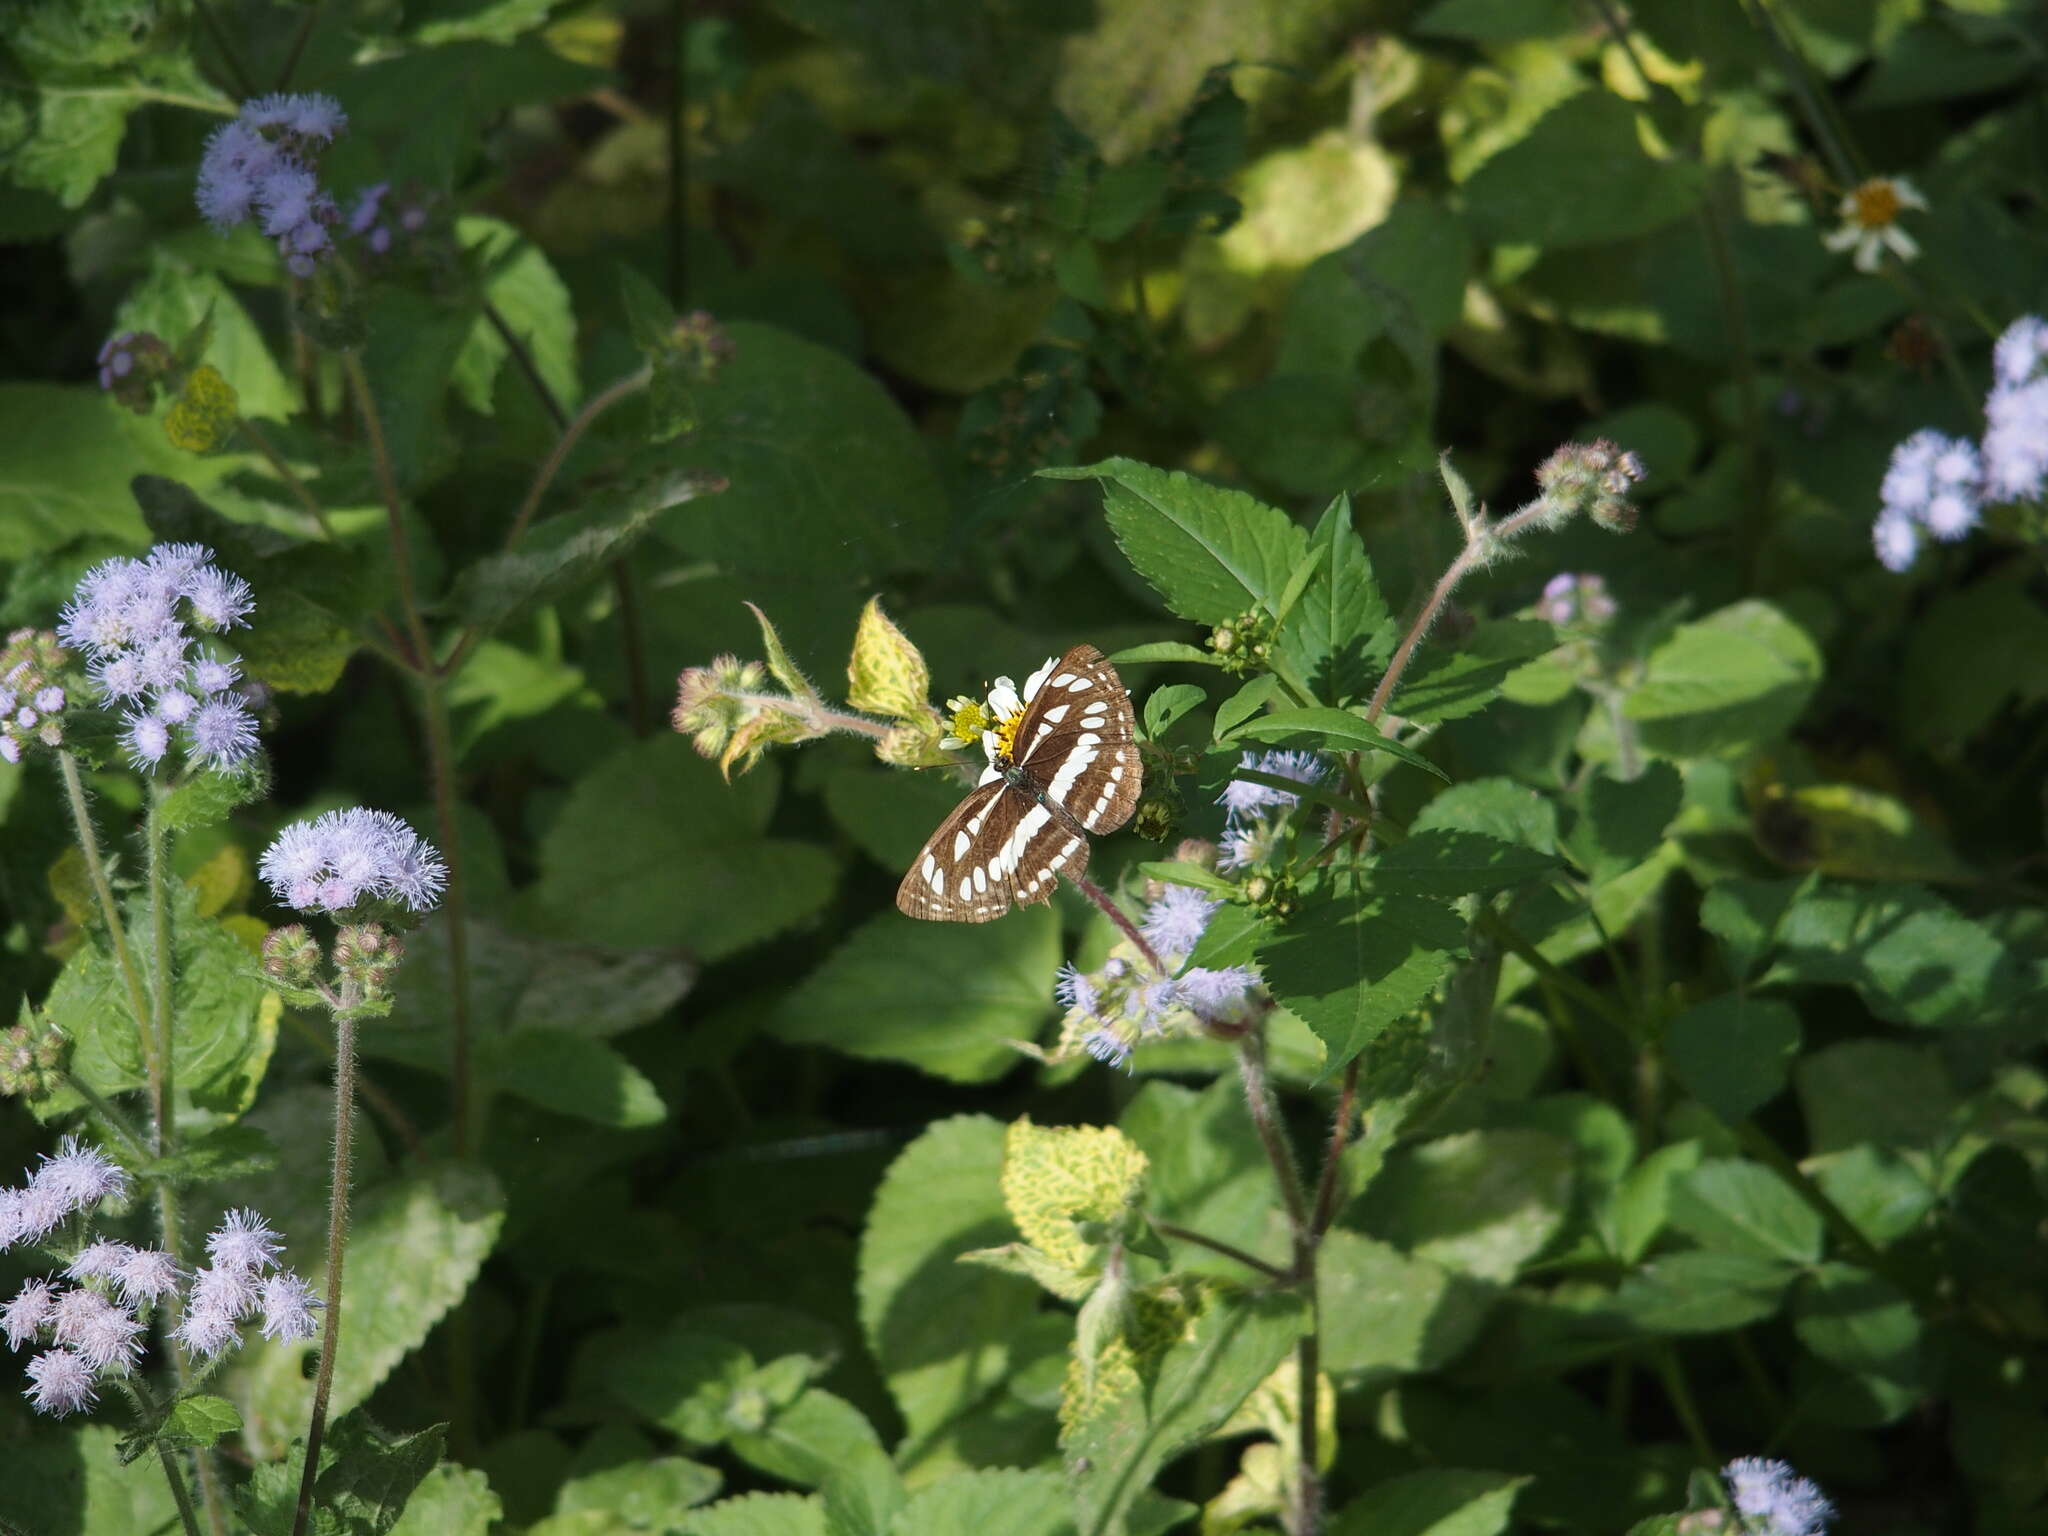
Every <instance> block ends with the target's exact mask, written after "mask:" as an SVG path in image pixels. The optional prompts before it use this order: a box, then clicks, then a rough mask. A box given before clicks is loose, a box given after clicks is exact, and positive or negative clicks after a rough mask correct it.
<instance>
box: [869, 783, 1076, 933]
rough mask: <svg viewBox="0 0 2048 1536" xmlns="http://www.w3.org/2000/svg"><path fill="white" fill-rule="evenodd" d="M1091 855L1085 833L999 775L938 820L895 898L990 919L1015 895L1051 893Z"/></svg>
mask: <svg viewBox="0 0 2048 1536" xmlns="http://www.w3.org/2000/svg"><path fill="white" fill-rule="evenodd" d="M1087 863H1088V840H1087V839H1086V838H1084V837H1079V836H1077V835H1075V833H1074V832H1073V831H1072V830H1071V829H1070V828H1067V827H1065V826H1063V825H1061V824H1060V823H1059V822H1058V821H1056V820H1055V819H1054V818H1053V816H1052V815H1051V813H1050V812H1048V811H1047V810H1046V809H1045V807H1044V806H1042V805H1039V804H1037V803H1036V802H1034V801H1032V800H1029V799H1027V798H1025V796H1024V795H1023V794H1021V793H1019V792H1018V791H1017V790H1015V789H1012V788H1011V787H1010V785H1009V784H1008V782H1006V781H1005V780H1003V779H995V780H992V781H991V782H989V783H987V784H982V785H979V786H977V787H976V788H975V789H974V790H972V791H971V792H970V793H969V794H968V796H967V798H966V799H965V800H962V801H961V802H960V803H959V805H957V806H955V807H954V808H953V812H952V814H951V815H949V816H948V817H947V818H946V819H945V820H944V821H942V822H940V823H939V830H938V831H936V832H934V833H933V834H932V835H931V837H930V838H929V839H928V840H927V841H926V843H925V845H924V847H923V849H922V850H920V851H919V853H918V855H917V857H916V859H914V860H913V861H912V862H911V865H910V872H909V873H908V874H906V875H905V876H904V877H903V881H902V883H901V884H900V885H898V886H897V887H896V905H897V907H898V908H899V909H900V910H901V911H903V912H905V913H908V914H909V915H910V916H911V917H920V918H925V919H928V920H932V921H937V922H951V923H986V922H991V921H993V920H994V919H996V918H998V917H1001V916H1002V915H1003V914H1004V913H1005V912H1007V911H1009V910H1010V908H1011V906H1012V905H1014V904H1016V903H1019V902H1035V901H1049V900H1051V899H1052V888H1053V886H1054V884H1055V883H1056V877H1057V876H1058V875H1060V874H1061V873H1066V874H1069V875H1078V874H1079V873H1080V872H1081V871H1082V870H1083V869H1084V868H1086V867H1087Z"/></svg>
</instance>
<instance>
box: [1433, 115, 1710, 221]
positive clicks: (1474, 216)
mask: <svg viewBox="0 0 2048 1536" xmlns="http://www.w3.org/2000/svg"><path fill="white" fill-rule="evenodd" d="M1637 115H1638V111H1637V109H1636V108H1635V107H1632V106H1630V105H1629V104H1628V103H1626V102H1624V101H1622V100H1621V99H1620V98H1618V97H1616V96H1611V95H1609V94H1608V93H1607V92H1605V91H1599V90H1593V91H1585V92H1582V93H1580V94H1579V95H1576V96H1573V97H1571V98H1570V99H1569V100H1567V101H1565V102H1563V103H1561V104H1560V105H1558V106H1556V107H1553V108H1552V109H1551V110H1550V111H1549V112H1547V113H1545V114H1544V115H1543V117H1542V118H1541V119H1540V120H1539V121H1538V122H1537V124H1536V126H1535V127H1534V128H1533V129H1532V130H1531V131H1530V132H1529V134H1528V135H1527V136H1526V137H1525V138H1523V139H1522V140H1521V141H1520V142H1519V143H1516V144H1511V145H1509V146H1508V147H1507V148H1506V149H1504V150H1502V151H1501V152H1500V153H1499V154H1497V155H1495V156H1493V157H1492V158H1491V159H1489V160H1488V161H1487V162H1486V163H1485V164H1484V165H1482V166H1480V168H1479V169H1478V170H1477V171H1475V172H1473V173H1472V176H1471V178H1470V179H1469V180H1467V181H1466V183H1465V189H1464V190H1465V212H1466V215H1467V217H1469V218H1470V219H1471V221H1472V223H1473V224H1474V225H1475V226H1476V227H1477V228H1478V229H1479V230H1480V232H1481V233H1482V234H1483V235H1484V236H1485V237H1486V238H1487V239H1489V240H1492V241H1494V242H1495V243H1497V244H1498V243H1513V244H1518V245H1537V246H1541V247H1543V248H1544V249H1545V250H1557V249H1560V248H1562V247H1565V246H1573V245H1595V244H1600V243H1604V242H1606V241H1611V240H1625V239H1627V238H1629V237H1630V236H1632V235H1640V234H1646V233H1648V232H1649V231H1650V230H1653V229H1656V228H1658V227H1660V226H1662V225H1665V224H1669V223H1671V222H1672V221H1673V220H1675V219H1679V218H1682V217H1683V216H1684V215H1686V214H1687V213H1689V212H1691V211H1692V209H1693V208H1694V207H1695V206H1696V205H1697V204H1698V202H1699V200H1700V196H1701V193H1702V191H1703V190H1704V188H1705V186H1706V172H1705V169H1704V168H1703V167H1702V166H1700V165H1699V164H1698V163H1697V162H1696V161H1693V160H1690V159H1685V158H1680V157H1673V158H1669V159H1664V160H1653V159H1652V158H1650V156H1649V155H1648V154H1646V153H1644V150H1643V143H1642V139H1641V137H1640V135H1639V133H1638V130H1637V126H1636V122H1637Z"/></svg>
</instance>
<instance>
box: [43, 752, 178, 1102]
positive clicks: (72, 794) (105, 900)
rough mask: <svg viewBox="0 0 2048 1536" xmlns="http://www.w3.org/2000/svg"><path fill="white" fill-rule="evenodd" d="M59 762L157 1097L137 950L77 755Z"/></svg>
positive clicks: (60, 755)
mask: <svg viewBox="0 0 2048 1536" xmlns="http://www.w3.org/2000/svg"><path fill="white" fill-rule="evenodd" d="M57 766H58V769H59V771H60V772H61V773H62V774H63V776H64V794H65V798H66V799H67V800H68V801H69V802H70V805H71V828H72V831H73V832H74V833H76V834H77V837H78V851H79V852H80V853H81V854H83V855H84V856H85V869H86V873H87V875H88V876H90V877H91V879H92V889H93V895H94V896H95V897H97V898H98V899H99V904H100V918H101V920H102V921H103V922H105V923H106V925H107V940H108V945H109V947H110V948H112V950H113V952H114V968H115V969H116V970H118V971H119V972H120V973H121V984H122V986H123V987H124V988H125V989H126V991H127V993H128V1013H129V1016H130V1017H131V1018H133V1019H134V1021H135V1030H136V1034H137V1035H138V1036H139V1037H140V1039H141V1042H142V1061H143V1065H144V1067H145V1069H146V1070H147V1072H148V1076H149V1085H150V1098H151V1100H152V1101H154V1099H155V1098H156V1093H157V1090H156V1084H157V1079H158V1077H159V1076H160V1075H161V1073H162V1067H161V1065H160V1064H159V1063H158V1061H157V1057H156V1037H155V1035H154V1034H153V1033H152V1032H151V1030H150V1027H149V1023H150V1012H149V1003H148V1001H147V999H146V998H145V996H144V994H143V990H142V974H141V972H140V971H138V970H137V969H136V967H135V952H134V951H133V950H131V949H130V948H129V947H128V934H127V931H126V930H125V929H124V928H123V927H122V926H121V908H120V906H119V904H118V903H117V902H116V901H115V900H114V887H113V886H112V884H110V883H109V882H108V880H107V866H106V860H105V859H103V858H102V857H101V856H100V840H99V834H98V833H96V832H95V831H94V830H93V825H92V812H91V810H90V808H89V807H87V805H86V803H85V781H84V779H83V778H82V777H80V775H79V772H78V759H77V758H76V757H74V756H72V754H71V753H70V752H68V751H63V750H60V751H59V752H58V753H57Z"/></svg>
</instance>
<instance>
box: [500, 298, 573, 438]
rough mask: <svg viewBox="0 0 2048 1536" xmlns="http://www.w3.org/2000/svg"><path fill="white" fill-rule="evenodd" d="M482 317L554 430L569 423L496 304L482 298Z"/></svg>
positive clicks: (546, 382) (521, 342)
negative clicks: (487, 322)
mask: <svg viewBox="0 0 2048 1536" xmlns="http://www.w3.org/2000/svg"><path fill="white" fill-rule="evenodd" d="M484 318H485V319H486V320H488V321H489V322H490V323H491V329H492V330H494V331H496V332H497V333H498V339H499V340H500V341H502V342H504V343H505V346H506V349H507V350H508V351H510V352H511V354H512V361H513V362H514V363H515V364H517V365H518V368H519V372H520V374H521V376H523V377H524V378H525V380H526V383H527V386H528V387H529V388H530V389H532V391H533V393H534V397H535V398H536V399H538V400H539V401H540V405H541V409H542V410H544V411H546V412H547V413H548V417H549V419H550V420H552V421H553V422H554V424H555V430H556V431H557V432H559V431H561V430H562V429H563V428H564V427H566V426H567V425H568V424H569V413H568V412H567V411H565V410H563V409H562V402H561V401H559V400H557V399H556V398H555V392H554V391H553V390H552V389H549V388H548V381H547V380H546V379H544V378H542V377H541V376H540V369H539V367H538V366H536V365H535V363H534V361H533V354H532V353H531V352H529V351H527V350H526V343H525V342H523V341H521V340H520V339H519V338H518V337H517V336H516V335H514V334H513V331H512V327H511V325H510V324H508V323H507V321H506V319H505V317H504V315H503V314H501V313H500V312H499V310H498V306H497V305H495V304H493V303H492V302H491V301H490V300H489V299H485V300H484Z"/></svg>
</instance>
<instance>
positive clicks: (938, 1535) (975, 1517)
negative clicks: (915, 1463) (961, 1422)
mask: <svg viewBox="0 0 2048 1536" xmlns="http://www.w3.org/2000/svg"><path fill="white" fill-rule="evenodd" d="M969 1531H972V1532H975V1533H977V1536H1073V1533H1074V1514H1073V1509H1072V1506H1071V1504H1070V1503H1069V1500H1068V1498H1067V1487H1066V1482H1065V1480H1064V1479H1063V1478H1061V1476H1060V1475H1059V1473H1057V1472H1053V1471H1026V1470H1025V1469H1023V1468H1021V1467H990V1468H985V1469H977V1470H975V1471H972V1472H956V1473H954V1474H953V1475H952V1476H951V1477H948V1478H946V1479H945V1480H943V1481H942V1482H937V1483H930V1484H927V1485H926V1486H924V1487H922V1488H920V1489H918V1490H917V1492H915V1493H913V1494H912V1495H911V1496H910V1498H909V1501H908V1502H907V1503H905V1504H904V1506H903V1507H902V1509H900V1510H899V1511H897V1514H896V1517H895V1520H894V1522H893V1523H892V1524H891V1525H890V1526H889V1528H888V1536H960V1533H963V1532H969Z"/></svg>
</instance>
